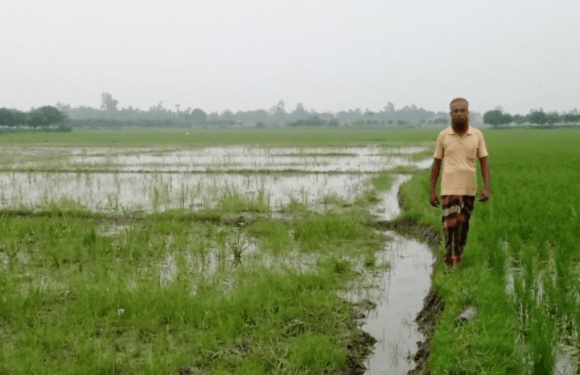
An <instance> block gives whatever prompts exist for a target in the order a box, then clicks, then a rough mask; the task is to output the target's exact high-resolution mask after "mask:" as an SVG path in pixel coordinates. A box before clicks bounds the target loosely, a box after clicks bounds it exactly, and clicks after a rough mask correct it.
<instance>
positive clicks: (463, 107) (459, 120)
mask: <svg viewBox="0 0 580 375" xmlns="http://www.w3.org/2000/svg"><path fill="white" fill-rule="evenodd" d="M451 121H452V123H453V125H455V126H457V127H459V128H463V127H465V126H467V122H468V121H469V111H468V109H467V103H466V102H455V103H453V104H452V105H451Z"/></svg>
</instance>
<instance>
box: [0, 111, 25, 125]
mask: <svg viewBox="0 0 580 375" xmlns="http://www.w3.org/2000/svg"><path fill="white" fill-rule="evenodd" d="M27 117H28V115H27V114H26V112H22V111H19V110H17V109H8V108H0V122H1V123H2V124H1V125H4V126H16V125H21V124H25V123H26V120H27Z"/></svg>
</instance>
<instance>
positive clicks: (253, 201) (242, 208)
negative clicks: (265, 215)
mask: <svg viewBox="0 0 580 375" xmlns="http://www.w3.org/2000/svg"><path fill="white" fill-rule="evenodd" d="M268 201H269V197H268V196H267V194H266V193H265V189H264V188H262V189H260V190H259V191H258V192H257V194H255V195H254V196H250V197H248V196H246V195H243V194H241V193H240V192H238V191H237V190H235V189H234V188H233V187H230V186H227V187H225V188H224V189H223V190H222V191H221V192H220V195H219V198H218V201H217V206H216V207H217V209H218V210H219V211H222V212H270V206H269V202H268Z"/></svg>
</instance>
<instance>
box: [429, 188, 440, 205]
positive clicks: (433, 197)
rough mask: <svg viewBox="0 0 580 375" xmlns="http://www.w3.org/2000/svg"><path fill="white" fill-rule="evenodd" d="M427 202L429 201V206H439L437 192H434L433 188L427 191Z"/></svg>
mask: <svg viewBox="0 0 580 375" xmlns="http://www.w3.org/2000/svg"><path fill="white" fill-rule="evenodd" d="M429 202H430V203H431V206H433V207H439V198H437V193H435V190H431V191H430V192H429Z"/></svg>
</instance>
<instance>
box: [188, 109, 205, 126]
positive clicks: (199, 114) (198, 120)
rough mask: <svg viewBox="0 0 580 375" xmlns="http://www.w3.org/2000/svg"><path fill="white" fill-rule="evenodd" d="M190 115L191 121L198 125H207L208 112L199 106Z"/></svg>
mask: <svg viewBox="0 0 580 375" xmlns="http://www.w3.org/2000/svg"><path fill="white" fill-rule="evenodd" d="M190 117H191V121H192V122H193V123H194V124H196V125H205V124H206V123H207V114H206V113H205V112H204V111H203V110H201V109H199V108H195V109H194V110H193V111H191V115H190Z"/></svg>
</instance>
